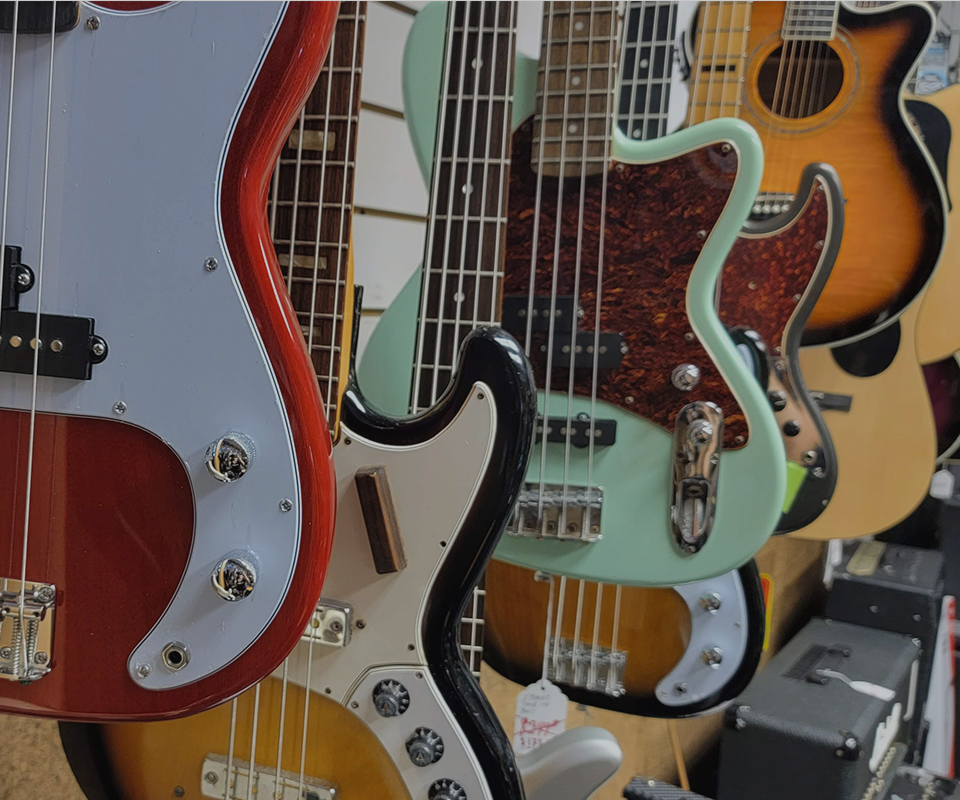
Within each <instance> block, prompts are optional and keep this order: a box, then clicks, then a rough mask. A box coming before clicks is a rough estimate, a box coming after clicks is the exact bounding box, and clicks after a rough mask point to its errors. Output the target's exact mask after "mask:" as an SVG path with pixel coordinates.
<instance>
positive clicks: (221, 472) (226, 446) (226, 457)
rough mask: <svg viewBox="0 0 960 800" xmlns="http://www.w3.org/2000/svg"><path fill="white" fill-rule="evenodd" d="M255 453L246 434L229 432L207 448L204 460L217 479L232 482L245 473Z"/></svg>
mask: <svg viewBox="0 0 960 800" xmlns="http://www.w3.org/2000/svg"><path fill="white" fill-rule="evenodd" d="M256 455H257V451H256V448H255V447H254V446H253V442H252V441H251V440H250V438H249V437H248V436H245V435H244V434H242V433H232V432H231V433H228V434H226V435H225V436H221V437H220V438H219V439H217V441H215V442H214V443H213V444H211V445H210V447H208V448H207V454H206V456H204V462H205V463H206V465H207V469H208V470H209V471H210V474H211V475H213V477H214V478H216V479H217V480H218V481H221V482H222V483H233V482H234V481H238V480H240V479H241V478H242V477H243V476H244V475H246V474H247V470H248V469H250V465H251V464H252V463H253V459H254V458H255V457H256Z"/></svg>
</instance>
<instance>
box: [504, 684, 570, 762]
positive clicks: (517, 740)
mask: <svg viewBox="0 0 960 800" xmlns="http://www.w3.org/2000/svg"><path fill="white" fill-rule="evenodd" d="M566 727H567V697H566V695H565V694H564V693H563V692H561V691H560V689H559V687H557V686H555V685H554V684H552V683H550V681H548V680H546V679H544V680H540V681H537V682H536V683H531V684H530V685H529V686H528V687H527V688H526V689H523V690H522V691H521V692H520V694H518V695H517V715H516V717H515V718H514V722H513V749H514V750H515V751H516V752H517V754H518V755H519V754H521V753H529V752H530V751H531V750H536V749H537V748H538V747H539V746H540V745H542V744H543V743H544V742H548V741H550V740H551V739H552V738H553V737H554V736H556V735H557V734H560V733H563V732H564V730H566Z"/></svg>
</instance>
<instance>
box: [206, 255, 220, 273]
mask: <svg viewBox="0 0 960 800" xmlns="http://www.w3.org/2000/svg"><path fill="white" fill-rule="evenodd" d="M217 266H218V262H217V259H215V258H214V257H213V256H210V258H208V259H207V260H206V261H204V262H203V268H204V269H205V270H206V271H207V272H213V271H214V270H215V269H216V268H217Z"/></svg>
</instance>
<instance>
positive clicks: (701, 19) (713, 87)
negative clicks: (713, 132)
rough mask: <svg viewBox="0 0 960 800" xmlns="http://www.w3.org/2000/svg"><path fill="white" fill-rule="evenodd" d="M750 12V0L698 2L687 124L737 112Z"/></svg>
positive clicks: (740, 99) (740, 101) (736, 113)
mask: <svg viewBox="0 0 960 800" xmlns="http://www.w3.org/2000/svg"><path fill="white" fill-rule="evenodd" d="M788 5H789V4H788ZM799 5H803V4H802V3H801V4H799ZM750 14H751V4H750V3H716V2H714V3H703V4H701V6H700V14H699V16H698V19H697V30H696V34H697V35H696V39H695V40H694V41H695V45H694V48H693V60H692V64H691V78H690V84H691V88H690V105H689V113H688V116H687V122H688V124H690V125H693V124H695V123H697V122H703V121H704V120H708V119H716V118H718V117H739V116H740V109H741V105H742V102H743V88H742V87H743V80H742V79H743V78H744V77H745V73H746V64H747V37H748V35H749V32H750Z"/></svg>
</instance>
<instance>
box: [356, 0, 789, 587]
mask: <svg viewBox="0 0 960 800" xmlns="http://www.w3.org/2000/svg"><path fill="white" fill-rule="evenodd" d="M442 8H443V5H442V4H436V5H431V6H428V7H427V8H425V9H424V10H423V11H421V13H420V14H419V15H418V17H417V20H416V22H415V24H414V27H413V29H412V31H411V34H410V37H409V38H408V43H407V47H406V50H405V54H404V93H405V94H404V98H405V114H406V117H407V119H408V125H409V129H410V132H411V137H412V139H413V142H414V148H415V150H416V152H417V155H418V158H419V160H420V163H421V168H422V169H423V172H424V173H425V177H426V179H427V180H430V181H433V182H436V181H437V180H438V178H437V175H436V173H435V174H434V175H433V176H432V177H431V176H430V175H429V172H430V170H429V167H428V165H429V164H430V163H431V158H432V154H433V147H434V141H435V138H436V132H437V119H438V117H437V102H436V98H437V97H438V96H445V95H446V92H445V90H442V89H441V84H442V71H441V69H440V65H441V63H442V56H441V53H440V52H439V48H440V47H441V46H442V42H443V34H442V26H443V11H442ZM543 30H544V47H543V54H544V55H543V60H542V63H541V65H540V68H539V72H538V67H537V65H536V64H534V63H533V62H531V61H530V60H529V59H522V58H521V59H518V62H517V78H516V85H515V88H514V107H513V114H512V122H513V124H514V128H515V133H514V136H513V152H512V159H511V165H510V177H509V181H510V193H509V212H508V214H507V219H506V231H505V236H506V239H505V247H506V265H505V269H504V270H503V271H502V272H501V271H498V270H496V269H494V268H493V265H489V266H484V268H483V269H482V270H481V269H478V268H477V267H476V266H473V265H472V264H469V263H468V265H467V266H466V267H464V268H463V269H461V270H460V271H454V272H451V271H450V270H449V267H448V268H447V270H444V269H443V268H442V267H440V265H438V264H435V263H433V260H432V256H431V254H430V252H428V254H427V259H426V261H425V266H424V269H423V271H422V273H421V272H420V271H418V272H417V273H416V274H415V275H414V277H413V278H412V279H411V281H410V282H409V283H408V285H407V286H406V287H405V288H404V290H403V291H402V292H401V295H400V296H399V297H398V299H397V300H396V301H395V302H394V303H393V304H392V305H391V307H390V308H389V309H388V310H387V311H386V313H385V314H384V315H383V316H382V317H381V319H380V322H379V323H378V325H377V328H376V329H375V331H374V333H373V335H372V336H371V339H370V341H369V343H368V346H367V348H366V350H365V352H364V356H363V360H362V362H361V364H360V376H361V379H362V381H363V382H364V386H365V387H367V391H368V392H369V393H370V395H371V396H372V397H374V398H376V400H377V402H379V403H380V404H381V406H383V407H385V408H388V409H390V410H391V411H393V412H396V413H400V412H402V411H403V410H405V409H406V408H408V405H409V402H410V397H411V393H410V391H409V387H410V386H411V373H413V375H412V377H413V380H412V385H413V386H414V387H415V388H419V387H420V382H421V381H423V380H425V379H426V378H424V376H425V375H428V376H429V375H431V374H432V371H431V370H426V371H425V370H424V368H423V366H422V364H423V363H424V358H425V356H424V355H423V352H424V351H423V348H422V347H421V343H422V342H424V341H426V342H427V343H428V344H434V343H435V342H436V341H437V339H435V338H427V339H424V337H423V332H424V331H426V332H427V335H428V337H433V336H434V335H435V330H439V331H441V334H440V335H441V336H448V335H452V334H451V333H449V332H453V331H457V332H460V331H464V330H469V328H470V325H471V324H475V323H476V322H477V321H478V320H481V321H483V322H484V323H487V322H494V323H496V322H499V323H500V324H502V325H503V326H504V327H505V328H507V329H508V330H511V331H513V332H515V333H516V334H517V335H518V337H519V338H520V339H521V340H522V341H523V342H524V343H525V350H526V351H527V352H528V353H529V355H530V356H531V358H532V361H533V364H534V372H535V375H536V376H537V380H538V385H539V387H540V388H541V390H542V391H541V393H540V417H541V421H540V423H539V428H540V429H539V430H538V434H537V443H536V447H535V451H536V452H535V456H534V458H533V464H532V467H531V470H530V472H529V473H528V475H527V482H526V485H525V487H524V490H523V492H522V493H521V497H520V506H519V510H518V512H517V514H516V515H515V517H514V520H513V521H512V523H511V526H510V528H509V529H508V533H509V534H510V535H509V536H506V537H504V539H503V540H502V541H501V543H500V546H499V548H498V550H497V558H499V559H501V560H504V561H507V562H510V563H513V564H515V565H517V566H522V567H526V568H528V569H543V570H546V571H547V572H550V573H551V574H558V575H568V576H571V577H575V578H583V579H587V580H599V581H603V582H612V583H622V584H633V585H663V584H666V585H673V584H676V583H681V582H688V581H692V580H700V579H703V578H707V577H713V576H716V575H720V574H724V573H726V572H729V571H730V570H731V569H735V568H736V567H738V566H740V565H741V564H743V563H744V562H745V561H746V560H747V559H749V557H750V556H751V555H752V554H753V553H754V552H755V551H756V550H757V549H758V548H759V547H760V545H761V544H762V543H763V541H764V540H765V539H766V537H767V536H769V534H770V533H771V532H772V531H773V530H774V528H775V527H776V525H777V523H778V521H779V518H780V514H781V510H782V508H783V505H784V496H785V485H786V470H785V464H786V458H785V455H784V447H783V440H782V436H781V434H780V430H779V427H778V425H777V421H776V419H775V417H774V414H773V412H772V410H771V408H770V404H769V401H768V400H767V398H766V396H765V394H764V392H763V391H762V389H761V387H760V386H759V384H758V383H757V381H756V380H755V378H754V377H753V374H752V373H751V372H750V371H749V370H748V369H747V368H746V365H745V364H744V362H743V361H742V359H741V358H740V356H739V354H738V353H737V350H736V348H735V346H734V343H733V342H732V340H731V339H730V337H729V336H728V334H727V332H726V330H725V329H724V327H723V325H722V323H721V321H720V319H719V316H718V314H717V310H716V307H715V304H714V288H715V285H716V281H717V278H718V276H719V273H720V269H721V267H722V265H723V260H724V258H725V257H726V254H727V253H728V252H729V249H730V247H731V246H732V244H733V243H734V241H735V239H736V234H737V231H738V230H739V228H740V226H741V225H742V224H743V222H744V220H745V219H746V217H747V215H748V213H749V211H750V208H751V206H752V203H753V200H754V198H755V196H756V191H757V189H758V181H759V172H760V168H761V161H760V158H759V151H758V150H757V149H756V147H755V145H756V139H755V138H754V136H753V133H752V132H751V131H750V129H749V128H748V127H747V126H745V125H743V124H742V123H740V122H738V121H737V120H718V121H715V122H713V123H711V124H710V125H706V126H695V127H693V128H691V129H689V130H685V131H681V132H680V133H677V134H673V135H670V136H665V137H660V138H656V139H652V140H650V141H642V142H631V141H628V140H627V139H626V137H624V136H623V134H622V133H621V132H619V131H616V130H614V129H613V126H612V125H611V124H610V123H611V122H612V119H611V118H612V110H613V103H614V96H613V93H614V88H615V83H616V76H617V63H618V62H617V56H616V54H617V37H616V27H615V26H614V25H613V15H612V9H611V7H610V6H609V5H606V4H594V5H592V6H590V7H583V8H580V7H571V6H570V5H569V4H564V3H549V4H547V5H546V6H545V8H544V28H543ZM571 37H572V38H571ZM581 40H582V41H581ZM588 70H589V73H590V76H591V78H590V79H591V80H593V81H598V83H597V84H596V86H595V87H594V97H593V99H592V100H591V104H590V106H589V107H588V106H586V105H585V104H584V103H583V97H584V95H583V90H582V88H580V89H578V88H577V87H578V86H581V87H582V86H583V81H584V80H586V78H587V72H588ZM547 73H549V75H550V78H549V80H548V81H547V83H546V84H544V83H543V81H541V82H540V84H539V86H538V78H537V75H538V74H539V75H541V76H543V75H545V74H547ZM564 87H566V90H567V91H565V90H564ZM578 93H579V94H578ZM565 97H566V98H568V101H565V100H564V98H565ZM576 98H579V100H577V99H576ZM443 108H444V106H443V105H441V114H442V109H443ZM587 108H589V113H585V109H587ZM544 111H545V112H546V113H543V112H544ZM441 120H442V117H441ZM498 121H499V120H498ZM718 123H719V125H720V126H719V127H718ZM571 131H573V133H571ZM481 152H482V151H481ZM561 174H562V175H564V176H565V180H563V181H560V180H559V176H560V175H561ZM443 177H448V176H443ZM458 185H459V188H458ZM482 185H484V184H483V183H482V182H481V179H480V177H479V176H478V179H477V180H475V181H473V182H471V183H470V184H465V183H464V182H463V181H462V180H461V181H459V182H458V183H450V185H449V189H446V191H448V194H447V195H445V199H447V200H448V205H449V207H448V210H447V213H448V214H453V215H454V216H457V215H462V214H463V213H464V212H463V209H464V202H463V198H464V194H465V190H466V191H470V188H471V186H472V187H476V186H482ZM693 197H696V198H697V199H696V201H695V202H694V201H693V200H692V199H691V198H693ZM538 198H539V207H538ZM476 200H477V201H478V200H479V198H476ZM471 202H474V201H473V200H472V201H471ZM479 208H481V206H480V205H479V202H478V203H477V206H476V209H477V210H473V208H471V214H477V213H478V212H479ZM558 209H559V210H558ZM488 224H489V223H488ZM558 224H559V227H560V234H559V235H557V231H558ZM657 226H659V227H657ZM535 232H536V237H534V235H533V234H534V233H535ZM533 241H536V242H537V245H536V248H535V249H536V252H535V253H534V248H533V246H532V242H533ZM437 242H438V247H440V246H443V247H446V245H445V243H444V242H443V240H442V239H438V240H437ZM454 243H456V240H454ZM601 254H602V255H601ZM534 255H536V257H535V258H534ZM532 267H535V268H534V269H532ZM601 267H602V269H601ZM554 273H556V274H555V275H554ZM601 275H602V280H600V276H601ZM421 278H422V279H421ZM598 280H599V281H600V284H601V285H600V291H599V292H598V291H597V288H598ZM653 287H656V288H655V290H653ZM598 294H599V295H600V297H601V304H600V308H599V312H600V313H599V314H598V313H597V304H596V298H597V296H598ZM501 295H503V297H504V300H503V304H502V305H503V308H502V313H501V309H500V302H499V299H500V297H501ZM419 298H426V299H427V300H429V304H428V303H424V302H418V299H419ZM421 308H425V309H427V312H428V313H426V314H421V313H420V309H421ZM442 341H443V345H442V346H441V347H439V348H437V347H433V348H429V347H428V348H427V351H426V352H428V354H429V359H430V360H431V362H432V363H434V364H435V363H436V361H437V358H438V356H439V358H440V362H439V363H440V366H439V369H441V370H449V369H450V362H449V358H450V353H451V352H455V346H452V345H451V344H449V343H448V342H449V340H446V339H444V340H442ZM452 341H456V337H452ZM444 359H447V360H446V361H444ZM411 363H414V364H420V365H421V366H419V367H417V366H415V367H414V369H411V368H410V366H409V365H410V364H411ZM690 365H693V366H695V367H696V369H697V371H698V373H699V375H698V376H697V377H694V373H693V370H692V369H687V367H688V366H690ZM571 367H572V369H571ZM678 415H679V419H678ZM690 426H693V427H694V428H695V429H696V431H699V432H700V433H695V432H693V431H692V430H691V427H690ZM704 426H706V427H704ZM691 436H692V437H693V438H691ZM693 439H697V441H696V442H694V441H693ZM638 453H643V458H642V459H639V460H638V458H637V454H638ZM678 453H681V455H680V456H678V455H677V454H678ZM670 476H675V477H673V479H671V478H670Z"/></svg>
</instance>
